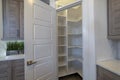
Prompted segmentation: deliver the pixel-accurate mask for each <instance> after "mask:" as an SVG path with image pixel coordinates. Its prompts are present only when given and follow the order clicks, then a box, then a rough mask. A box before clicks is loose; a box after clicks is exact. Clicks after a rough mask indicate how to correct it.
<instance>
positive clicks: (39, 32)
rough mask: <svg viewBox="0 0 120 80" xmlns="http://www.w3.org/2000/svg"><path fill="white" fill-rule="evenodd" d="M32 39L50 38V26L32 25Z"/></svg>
mask: <svg viewBox="0 0 120 80" xmlns="http://www.w3.org/2000/svg"><path fill="white" fill-rule="evenodd" d="M34 39H51V27H46V26H42V25H34Z"/></svg>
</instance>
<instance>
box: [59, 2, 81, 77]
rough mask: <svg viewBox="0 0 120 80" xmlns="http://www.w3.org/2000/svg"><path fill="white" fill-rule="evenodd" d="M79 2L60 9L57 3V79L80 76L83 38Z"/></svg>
mask: <svg viewBox="0 0 120 80" xmlns="http://www.w3.org/2000/svg"><path fill="white" fill-rule="evenodd" d="M68 2H69V1H68ZM81 2H82V1H78V2H72V3H69V4H67V5H64V6H62V7H61V6H60V5H59V2H57V5H58V6H57V7H59V8H58V9H57V32H58V34H57V40H58V42H57V46H58V54H57V55H58V56H57V57H58V77H63V76H67V75H70V74H74V73H78V74H79V75H80V76H82V67H83V65H82V64H83V56H82V54H83V47H82V46H83V43H82V40H83V38H82V4H81ZM76 3H77V4H76Z"/></svg>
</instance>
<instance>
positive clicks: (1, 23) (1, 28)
mask: <svg viewBox="0 0 120 80" xmlns="http://www.w3.org/2000/svg"><path fill="white" fill-rule="evenodd" d="M2 17H3V16H2V0H0V40H1V38H2V36H3V19H2Z"/></svg>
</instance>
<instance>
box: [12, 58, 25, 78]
mask: <svg viewBox="0 0 120 80" xmlns="http://www.w3.org/2000/svg"><path fill="white" fill-rule="evenodd" d="M12 65H13V71H12V72H13V73H12V74H13V79H12V80H24V60H23V59H21V60H15V61H12Z"/></svg>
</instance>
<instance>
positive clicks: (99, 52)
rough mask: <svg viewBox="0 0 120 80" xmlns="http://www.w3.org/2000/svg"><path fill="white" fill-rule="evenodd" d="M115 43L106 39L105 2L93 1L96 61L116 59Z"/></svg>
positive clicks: (103, 0) (100, 0) (104, 0)
mask: <svg viewBox="0 0 120 80" xmlns="http://www.w3.org/2000/svg"><path fill="white" fill-rule="evenodd" d="M116 49H117V43H116V42H113V41H110V40H108V39H107V0H95V53H96V59H97V61H99V60H106V59H113V58H116V54H117V50H116Z"/></svg>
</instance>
